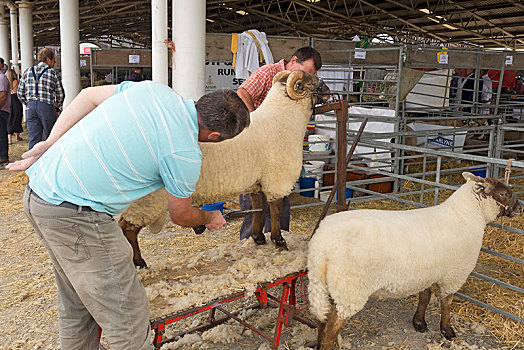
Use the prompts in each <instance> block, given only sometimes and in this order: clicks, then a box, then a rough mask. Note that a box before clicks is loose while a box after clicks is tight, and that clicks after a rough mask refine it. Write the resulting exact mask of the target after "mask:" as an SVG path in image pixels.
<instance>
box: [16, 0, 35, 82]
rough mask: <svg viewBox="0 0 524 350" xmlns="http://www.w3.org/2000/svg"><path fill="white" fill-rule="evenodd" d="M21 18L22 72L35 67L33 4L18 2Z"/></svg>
mask: <svg viewBox="0 0 524 350" xmlns="http://www.w3.org/2000/svg"><path fill="white" fill-rule="evenodd" d="M16 4H17V5H18V13H19V16H20V57H21V58H22V72H24V71H25V70H26V69H27V68H30V67H32V66H33V61H34V58H33V4H32V3H31V2H29V1H18V2H17V3H16Z"/></svg>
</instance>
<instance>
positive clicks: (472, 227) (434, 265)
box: [307, 181, 500, 322]
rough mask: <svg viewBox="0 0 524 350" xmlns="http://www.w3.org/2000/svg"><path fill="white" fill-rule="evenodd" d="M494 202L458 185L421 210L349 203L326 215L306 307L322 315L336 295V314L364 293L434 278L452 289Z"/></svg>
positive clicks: (469, 265)
mask: <svg viewBox="0 0 524 350" xmlns="http://www.w3.org/2000/svg"><path fill="white" fill-rule="evenodd" d="M499 212H500V208H499V207H498V206H497V204H496V203H495V202H494V201H493V200H492V199H491V198H487V199H479V198H478V196H475V194H474V182H473V181H470V182H468V183H466V184H464V185H462V186H461V187H460V188H459V189H458V190H457V191H456V192H455V193H453V195H451V196H450V197H449V198H448V199H447V200H446V201H445V202H444V203H442V204H440V205H438V206H434V207H429V208H423V209H414V210H404V211H386V210H353V211H348V212H341V213H337V214H333V215H330V216H328V217H326V219H324V220H323V221H322V222H321V224H320V226H319V228H318V230H317V232H316V233H315V235H314V236H313V238H312V239H311V242H310V244H309V252H308V263H307V264H308V277H309V300H310V303H311V311H312V313H313V314H314V315H315V316H316V317H317V318H318V319H319V320H320V321H321V322H325V321H326V319H327V316H328V315H329V313H330V311H331V309H332V304H331V299H332V300H333V301H334V304H335V307H336V309H337V312H338V315H339V317H340V318H349V317H351V316H353V315H354V314H355V313H357V312H358V311H360V310H361V309H362V308H363V307H364V304H365V303H366V302H367V300H368V298H369V296H371V295H373V294H377V295H380V296H385V297H395V298H397V297H406V296H409V295H412V294H415V293H418V292H420V291H422V290H424V289H426V288H428V287H430V286H431V285H432V284H434V283H437V284H438V286H439V288H440V291H441V295H443V296H447V295H449V294H451V293H454V292H456V291H457V290H458V289H459V288H460V287H461V286H462V285H463V284H464V282H465V281H466V279H467V277H468V275H469V274H470V272H471V271H472V270H473V268H474V267H475V264H476V261H477V258H478V255H479V251H480V248H481V244H482V237H483V235H484V228H485V226H486V224H487V223H489V222H490V221H493V220H494V219H495V218H496V217H497V215H498V213H499Z"/></svg>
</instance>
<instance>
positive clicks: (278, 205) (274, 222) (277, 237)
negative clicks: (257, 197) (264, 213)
mask: <svg viewBox="0 0 524 350" xmlns="http://www.w3.org/2000/svg"><path fill="white" fill-rule="evenodd" d="M281 209H282V198H279V199H277V200H274V201H272V202H270V203H269V214H270V215H271V241H272V242H273V243H275V245H276V246H277V247H278V248H282V249H285V250H287V245H286V241H285V240H284V238H283V237H282V234H281V233H280V211H281Z"/></svg>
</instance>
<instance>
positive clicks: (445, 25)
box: [442, 23, 458, 30]
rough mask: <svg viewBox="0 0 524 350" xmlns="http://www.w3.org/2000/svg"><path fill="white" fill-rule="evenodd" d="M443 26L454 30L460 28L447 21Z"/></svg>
mask: <svg viewBox="0 0 524 350" xmlns="http://www.w3.org/2000/svg"><path fill="white" fill-rule="evenodd" d="M442 26H443V27H446V28H448V29H452V30H457V29H458V28H457V27H453V26H452V25H450V24H446V23H444V24H443V25H442Z"/></svg>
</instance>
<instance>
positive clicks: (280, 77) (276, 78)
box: [271, 70, 292, 86]
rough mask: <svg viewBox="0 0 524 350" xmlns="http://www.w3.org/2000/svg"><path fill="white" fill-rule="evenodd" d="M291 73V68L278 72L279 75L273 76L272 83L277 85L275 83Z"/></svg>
mask: <svg viewBox="0 0 524 350" xmlns="http://www.w3.org/2000/svg"><path fill="white" fill-rule="evenodd" d="M291 73H292V71H290V70H283V71H282V72H278V73H277V75H275V76H274V77H273V83H272V84H271V85H272V86H273V85H275V83H276V82H277V81H279V80H281V79H284V80H285V79H286V78H287V77H288V76H289V75H290V74H291ZM284 82H285V81H284Z"/></svg>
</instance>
